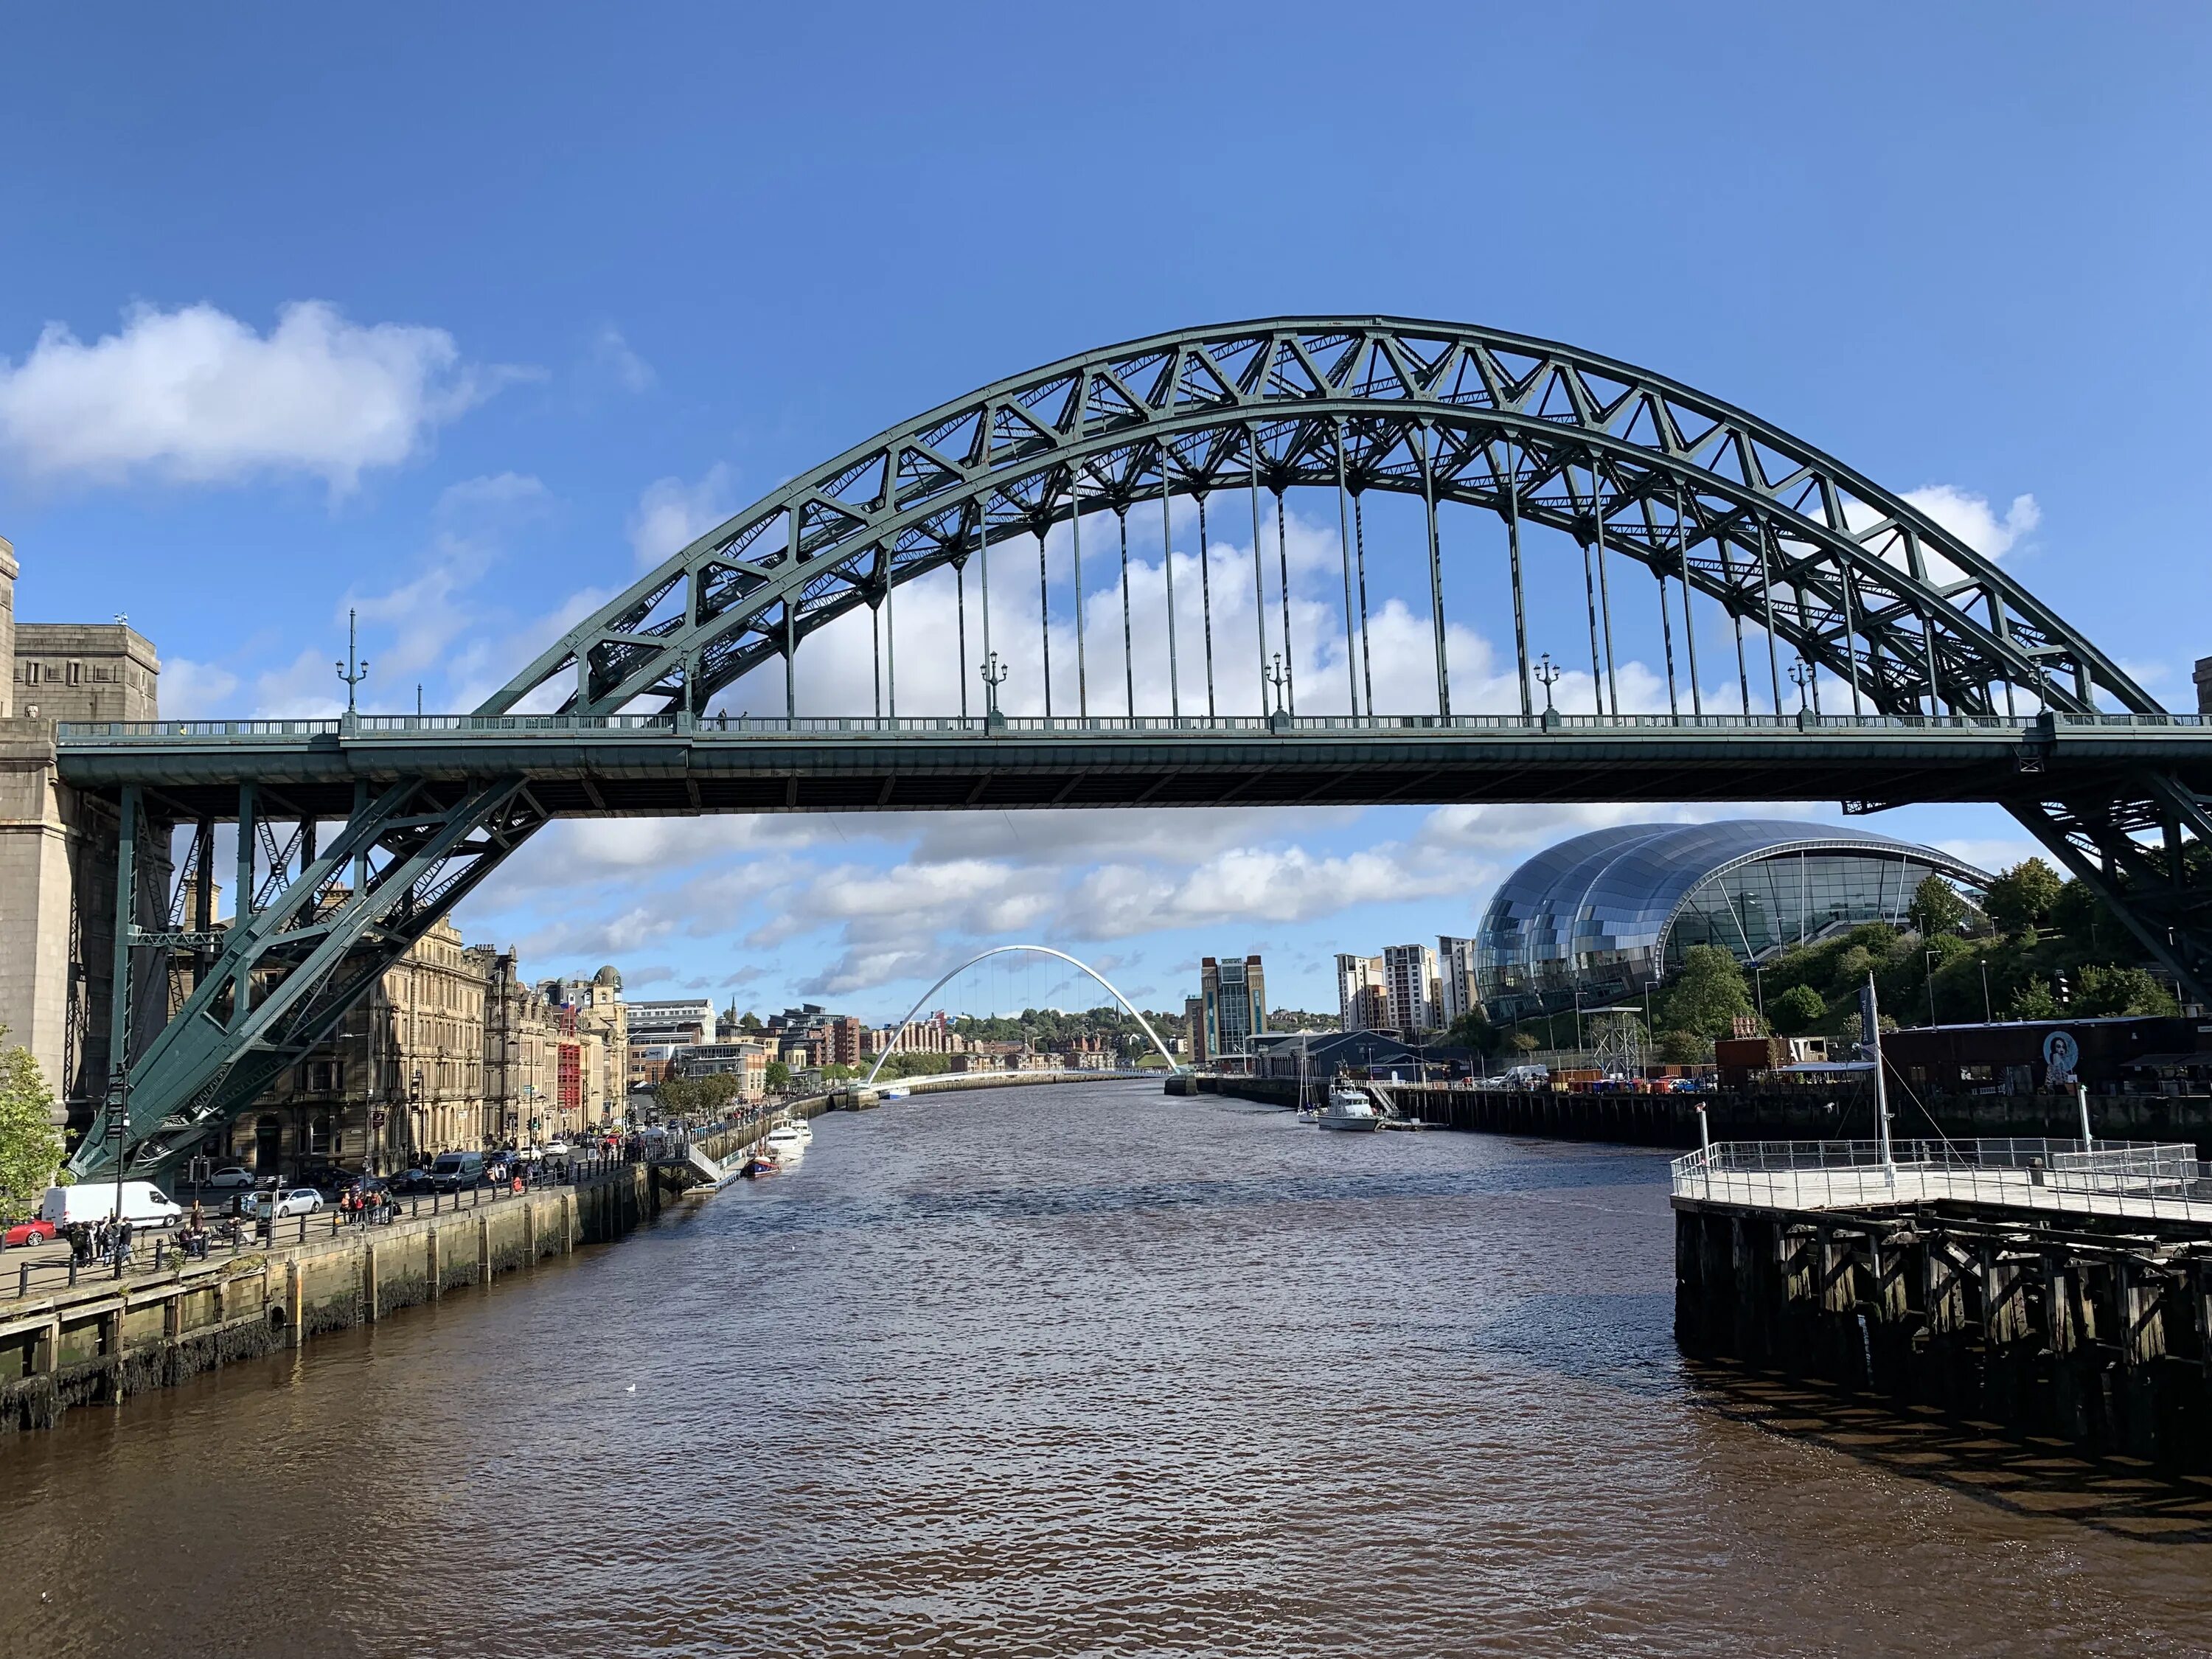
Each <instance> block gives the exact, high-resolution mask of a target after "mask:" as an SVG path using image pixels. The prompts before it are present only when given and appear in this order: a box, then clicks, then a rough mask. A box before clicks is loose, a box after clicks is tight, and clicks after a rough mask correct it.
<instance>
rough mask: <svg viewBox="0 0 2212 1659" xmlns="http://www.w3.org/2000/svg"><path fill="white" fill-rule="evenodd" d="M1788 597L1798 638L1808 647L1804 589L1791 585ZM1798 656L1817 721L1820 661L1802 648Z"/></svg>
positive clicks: (1809, 637)
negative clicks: (1804, 672)
mask: <svg viewBox="0 0 2212 1659" xmlns="http://www.w3.org/2000/svg"><path fill="white" fill-rule="evenodd" d="M1790 599H1791V601H1792V603H1793V604H1794V605H1796V611H1797V634H1798V637H1799V638H1800V639H1802V641H1804V642H1805V645H1806V646H1809V645H1810V644H1811V643H1812V642H1813V629H1812V625H1811V623H1810V622H1809V621H1808V616H1807V612H1806V610H1805V590H1804V588H1803V587H1802V586H1798V585H1796V584H1792V586H1790ZM1798 655H1799V656H1801V657H1803V658H1804V662H1805V670H1806V672H1807V674H1808V676H1809V678H1808V679H1807V680H1806V682H1805V689H1806V690H1808V691H1809V692H1810V693H1811V694H1812V696H1813V718H1814V719H1815V720H1818V719H1819V718H1820V658H1818V657H1817V656H1809V657H1808V656H1805V650H1804V647H1803V646H1801V647H1799V649H1798Z"/></svg>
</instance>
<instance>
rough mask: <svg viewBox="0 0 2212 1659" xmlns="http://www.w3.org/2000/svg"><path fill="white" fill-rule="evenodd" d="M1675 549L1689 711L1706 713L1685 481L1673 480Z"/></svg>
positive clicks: (1698, 716) (1698, 715) (1701, 717)
mask: <svg viewBox="0 0 2212 1659" xmlns="http://www.w3.org/2000/svg"><path fill="white" fill-rule="evenodd" d="M1674 550H1675V552H1676V553H1677V554H1679V555H1680V558H1681V562H1682V642H1683V643H1684V644H1685V645H1686V647H1688V648H1689V653H1690V712H1691V714H1693V715H1694V716H1696V717H1697V718H1698V719H1699V720H1704V719H1705V693H1704V692H1702V691H1700V690H1699V689H1698V622H1697V617H1696V616H1695V614H1694V612H1693V610H1692V606H1693V605H1694V604H1695V602H1696V599H1697V590H1696V589H1695V588H1693V587H1692V586H1690V538H1689V526H1688V525H1687V523H1686V522H1685V520H1683V517H1682V481H1681V480H1680V478H1677V479H1675V480H1674Z"/></svg>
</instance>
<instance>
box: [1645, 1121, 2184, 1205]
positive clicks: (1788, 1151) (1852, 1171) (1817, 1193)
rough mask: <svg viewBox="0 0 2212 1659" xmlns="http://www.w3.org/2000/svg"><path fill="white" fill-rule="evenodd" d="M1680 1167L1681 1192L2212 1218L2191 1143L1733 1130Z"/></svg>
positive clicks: (1739, 1198)
mask: <svg viewBox="0 0 2212 1659" xmlns="http://www.w3.org/2000/svg"><path fill="white" fill-rule="evenodd" d="M1672 1173H1673V1185H1674V1197H1675V1198H1676V1199H1678V1200H1684V1199H1686V1200H1697V1201H1699V1202H1703V1203H1708V1204H1725V1205H1732V1206H1739V1207H1741V1208H1747V1209H1760V1210H1776V1211H1820V1210H1836V1211H1850V1212H1866V1211H1869V1210H1881V1209H1889V1208H1899V1207H1910V1206H1915V1205H1921V1204H1929V1203H1951V1204H1960V1205H1972V1206H1976V1207H1978V1208H1981V1209H1997V1210H2021V1211H2033V1212H2043V1213H2051V1214H2063V1215H2069V1216H2077V1217H2081V1218H2085V1219H2089V1218H2095V1219H2104V1220H2116V1221H2119V1220H2125V1221H2174V1222H2187V1223H2192V1224H2197V1225H2212V1178H2208V1176H2212V1171H2208V1170H2207V1168H2206V1166H2204V1165H2203V1164H2200V1163H2199V1162H2198V1161H2197V1157H2196V1152H2195V1148H2193V1147H2191V1146H2182V1145H2172V1146H2165V1145H2152V1144H2148V1143H2136V1142H2127V1141H2097V1142H2094V1143H2088V1144H2085V1143H2082V1142H2080V1141H2033V1142H2028V1141H2012V1140H1988V1141H1983V1140H1969V1141H1960V1142H1929V1141H1908V1142H1904V1143H1900V1144H1899V1146H1897V1147H1896V1148H1894V1149H1893V1158H1892V1161H1891V1163H1890V1164H1888V1165H1887V1166H1886V1165H1885V1164H1884V1163H1883V1162H1882V1160H1881V1154H1880V1152H1879V1149H1878V1148H1876V1147H1875V1146H1873V1145H1872V1144H1871V1143H1869V1142H1866V1141H1848V1142H1834V1141H1796V1142H1789V1141H1759V1142H1723V1143H1722V1144H1720V1145H1717V1146H1711V1147H1707V1148H1705V1149H1704V1150H1702V1151H1700V1152H1693V1153H1692V1154H1690V1155H1689V1156H1688V1157H1686V1158H1677V1159H1676V1160H1675V1161H1674V1166H1673V1172H1672Z"/></svg>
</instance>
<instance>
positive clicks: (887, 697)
mask: <svg viewBox="0 0 2212 1659" xmlns="http://www.w3.org/2000/svg"><path fill="white" fill-rule="evenodd" d="M895 586H897V581H896V576H895V574H894V573H893V571H892V568H891V550H890V548H888V547H886V548H884V702H886V703H887V704H888V705H889V707H888V708H887V709H886V711H885V712H886V713H888V714H890V717H891V724H892V725H893V726H896V725H897V724H898V612H897V611H896V608H895V607H894V605H893V604H892V601H891V589H892V588H893V587H895Z"/></svg>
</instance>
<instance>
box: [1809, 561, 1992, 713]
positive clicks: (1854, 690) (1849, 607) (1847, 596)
mask: <svg viewBox="0 0 2212 1659" xmlns="http://www.w3.org/2000/svg"><path fill="white" fill-rule="evenodd" d="M1843 566H1844V580H1843V588H1844V654H1845V655H1846V656H1848V657H1849V658H1850V665H1851V718H1852V719H1853V720H1861V719H1863V718H1864V716H1865V711H1864V710H1863V708H1861V707H1860V704H1859V625H1858V623H1857V619H1856V617H1854V616H1853V614H1852V613H1853V612H1854V611H1856V610H1857V605H1855V604H1854V603H1853V601H1852V598H1851V562H1850V559H1849V558H1845V559H1844V561H1843ZM2005 696H2006V698H2007V700H2008V701H2007V703H2006V712H2007V713H2008V714H2009V713H2010V712H2011V703H2010V701H2009V700H2010V698H2011V696H2012V687H2011V684H2009V683H2008V684H2006V687H2005Z"/></svg>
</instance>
